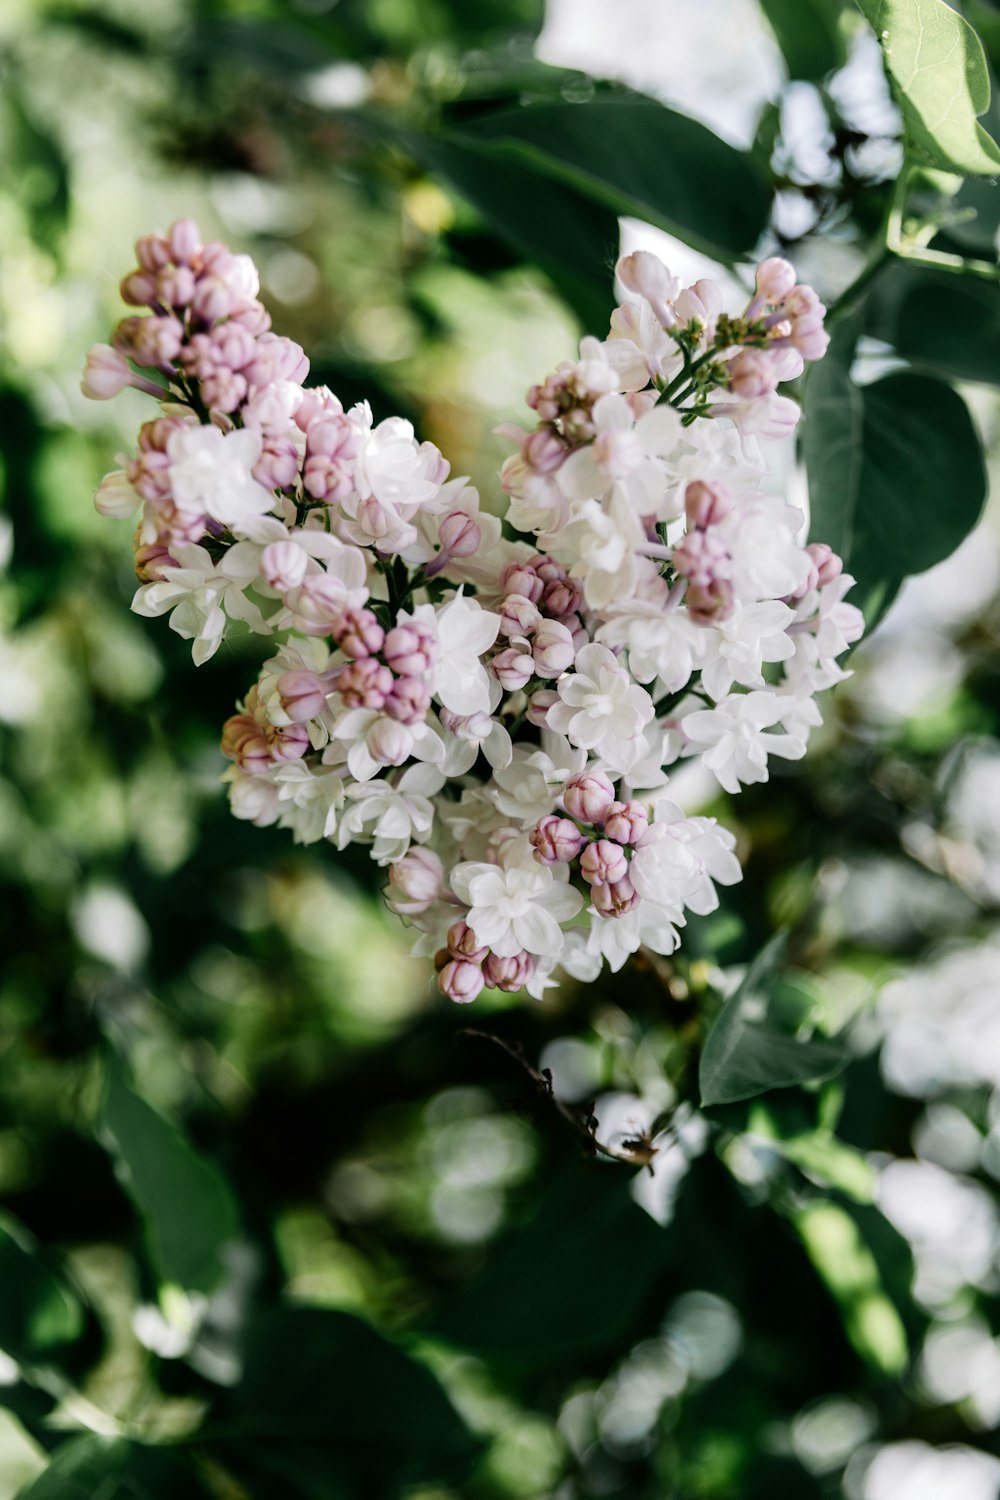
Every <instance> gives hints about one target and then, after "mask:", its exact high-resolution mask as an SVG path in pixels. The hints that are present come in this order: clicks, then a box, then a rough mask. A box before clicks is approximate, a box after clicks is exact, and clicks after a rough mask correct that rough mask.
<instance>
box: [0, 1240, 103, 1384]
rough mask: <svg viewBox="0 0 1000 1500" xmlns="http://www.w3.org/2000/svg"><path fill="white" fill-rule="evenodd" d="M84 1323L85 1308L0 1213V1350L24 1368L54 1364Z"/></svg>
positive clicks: (77, 1336)
mask: <svg viewBox="0 0 1000 1500" xmlns="http://www.w3.org/2000/svg"><path fill="white" fill-rule="evenodd" d="M86 1325H87V1311H86V1308H85V1307H84V1305H83V1303H82V1302H81V1300H80V1298H79V1297H78V1296H77V1294H76V1292H75V1291H74V1290H73V1288H72V1287H71V1286H70V1285H69V1284H68V1282H66V1281H65V1280H64V1279H63V1278H62V1277H61V1276H59V1275H58V1274H57V1272H56V1271H55V1270H54V1269H52V1268H51V1267H49V1266H48V1265H46V1264H45V1261H44V1259H43V1258H42V1256H41V1255H40V1252H39V1247H38V1245H37V1244H36V1243H35V1241H34V1238H33V1237H32V1236H31V1235H30V1234H29V1233H28V1231H27V1230H26V1229H25V1228H24V1226H23V1225H21V1224H18V1223H17V1222H16V1220H14V1219H12V1218H11V1217H10V1216H9V1215H7V1214H4V1215H2V1216H0V1349H2V1350H3V1351H4V1353H5V1354H9V1355H10V1356H11V1358H12V1359H15V1360H17V1362H18V1364H22V1365H25V1366H31V1365H47V1364H51V1363H53V1362H55V1363H58V1362H59V1361H60V1358H61V1356H63V1355H64V1354H65V1353H66V1352H67V1351H68V1349H69V1348H71V1347H72V1345H74V1344H75V1343H76V1342H77V1341H78V1340H79V1339H80V1338H81V1337H82V1336H83V1333H84V1331H85V1329H86Z"/></svg>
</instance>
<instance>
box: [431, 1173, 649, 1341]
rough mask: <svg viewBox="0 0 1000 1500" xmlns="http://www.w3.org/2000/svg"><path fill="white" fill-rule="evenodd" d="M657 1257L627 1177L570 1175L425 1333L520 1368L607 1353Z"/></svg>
mask: <svg viewBox="0 0 1000 1500" xmlns="http://www.w3.org/2000/svg"><path fill="white" fill-rule="evenodd" d="M666 1255H667V1238H666V1236H664V1234H663V1231H662V1230H661V1229H660V1228H658V1226H657V1225H656V1224H655V1223H654V1221H653V1220H652V1219H651V1218H650V1217H649V1215H648V1214H646V1213H645V1212H644V1210H642V1209H641V1208H639V1207H638V1206H637V1205H636V1204H635V1203H634V1202H633V1201H632V1198H631V1197H630V1195H629V1177H628V1176H627V1175H626V1174H625V1173H622V1172H614V1171H612V1170H610V1169H609V1168H607V1167H606V1166H605V1167H601V1166H594V1167H593V1168H592V1169H590V1170H584V1169H583V1168H579V1169H576V1170H574V1171H572V1172H570V1173H568V1174H567V1175H566V1176H565V1177H563V1178H562V1179H561V1180H560V1181H558V1182H557V1183H556V1184H555V1186H554V1187H553V1188H552V1189H551V1190H550V1192H549V1193H548V1194H547V1196H546V1198H545V1201H544V1203H543V1204H542V1206H541V1209H540V1210H539V1212H538V1214H537V1216H536V1217H535V1218H534V1219H533V1220H532V1221H531V1222H530V1223H529V1224H527V1225H526V1226H525V1227H524V1228H522V1229H520V1230H515V1231H513V1232H512V1233H511V1234H510V1235H509V1236H508V1237H507V1238H506V1239H505V1240H503V1241H502V1242H501V1243H500V1244H498V1245H497V1247H496V1248H495V1249H494V1250H493V1251H492V1253H491V1254H490V1257H489V1259H488V1260H487V1261H486V1264H485V1265H484V1266H483V1268H482V1270H481V1272H480V1273H479V1275H478V1276H476V1277H475V1278H474V1279H473V1280H472V1282H471V1283H470V1284H469V1285H467V1286H466V1287H465V1288H464V1289H463V1290H462V1292H461V1293H460V1294H459V1296H458V1297H457V1298H456V1299H455V1300H454V1301H453V1302H452V1303H451V1304H450V1305H449V1306H448V1307H447V1308H446V1309H445V1310H444V1312H443V1313H442V1314H440V1316H439V1317H438V1318H437V1320H436V1321H435V1323H434V1324H433V1327H432V1332H433V1333H434V1334H435V1335H436V1336H438V1337H440V1338H443V1339H446V1340H448V1341H449V1342H451V1343H456V1344H461V1345H462V1346H463V1347H465V1348H470V1349H475V1350H476V1351H477V1352H482V1353H487V1354H498V1355H502V1356H506V1357H514V1358H516V1359H527V1360H529V1361H530V1360H534V1359H539V1358H544V1357H546V1356H552V1355H565V1354H577V1353H583V1352H584V1351H592V1350H597V1349H607V1348H611V1349H614V1348H616V1347H618V1346H619V1345H620V1343H621V1341H622V1340H623V1339H625V1338H627V1337H628V1335H629V1331H630V1330H632V1329H634V1327H635V1323H636V1319H637V1317H638V1315H639V1313H640V1311H641V1309H642V1307H643V1304H644V1302H645V1300H646V1297H647V1296H648V1293H649V1288H650V1286H651V1284H652V1282H653V1280H654V1279H655V1277H656V1275H657V1273H658V1271H659V1270H660V1269H661V1268H662V1267H663V1265H664V1263H665V1258H666ZM597 1288H601V1289H602V1291H601V1295H600V1296H596V1295H595V1289H597Z"/></svg>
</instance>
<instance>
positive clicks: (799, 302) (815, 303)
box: [781, 285, 826, 318]
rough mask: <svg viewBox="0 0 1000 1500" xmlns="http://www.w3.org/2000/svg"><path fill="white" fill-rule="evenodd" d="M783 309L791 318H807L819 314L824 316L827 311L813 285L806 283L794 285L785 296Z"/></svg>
mask: <svg viewBox="0 0 1000 1500" xmlns="http://www.w3.org/2000/svg"><path fill="white" fill-rule="evenodd" d="M781 310H782V312H783V313H785V314H786V315H787V316H788V317H789V318H806V317H810V316H813V315H817V314H818V315H819V317H822V316H823V314H824V313H825V312H826V308H825V307H824V306H823V304H822V302H821V301H820V300H819V297H818V295H817V293H816V292H815V291H814V290H813V288H812V287H811V286H805V285H803V286H797V287H793V289H792V291H791V292H790V293H789V294H788V295H787V296H786V297H785V300H784V304H783V306H782V309H781Z"/></svg>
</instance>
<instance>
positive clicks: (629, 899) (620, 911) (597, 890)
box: [590, 875, 639, 917]
mask: <svg viewBox="0 0 1000 1500" xmlns="http://www.w3.org/2000/svg"><path fill="white" fill-rule="evenodd" d="M590 900H591V903H592V905H593V908H594V910H595V911H596V912H597V914H598V916H601V917H623V916H624V915H625V913H626V912H630V911H631V910H632V908H633V907H634V906H637V905H638V904H639V897H638V894H637V892H636V889H635V886H634V885H633V884H632V882H631V880H629V878H628V876H627V875H626V876H625V878H624V880H616V881H615V882H614V883H613V884H611V885H592V886H591V888H590Z"/></svg>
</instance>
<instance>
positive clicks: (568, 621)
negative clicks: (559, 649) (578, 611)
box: [562, 615, 590, 651]
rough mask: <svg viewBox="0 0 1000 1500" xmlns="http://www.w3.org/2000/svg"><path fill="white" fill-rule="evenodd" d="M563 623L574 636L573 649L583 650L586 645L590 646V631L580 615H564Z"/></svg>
mask: <svg viewBox="0 0 1000 1500" xmlns="http://www.w3.org/2000/svg"><path fill="white" fill-rule="evenodd" d="M562 624H563V625H565V626H566V629H567V630H568V631H569V633H570V635H571V636H572V637H573V649H574V650H575V651H582V650H583V648H584V646H589V644H590V633H589V631H588V630H587V628H586V626H585V625H584V624H583V623H582V621H581V619H580V616H579V615H564V616H563V619H562Z"/></svg>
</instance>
